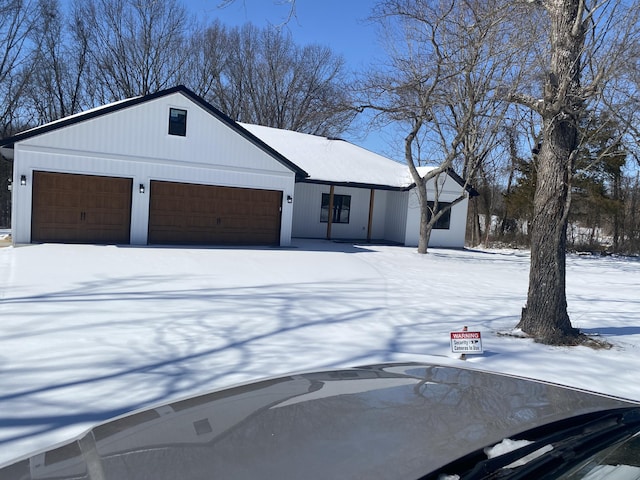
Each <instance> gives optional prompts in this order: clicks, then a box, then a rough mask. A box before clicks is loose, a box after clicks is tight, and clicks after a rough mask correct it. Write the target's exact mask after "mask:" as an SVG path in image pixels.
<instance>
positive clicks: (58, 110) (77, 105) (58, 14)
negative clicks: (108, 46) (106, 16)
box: [27, 0, 92, 124]
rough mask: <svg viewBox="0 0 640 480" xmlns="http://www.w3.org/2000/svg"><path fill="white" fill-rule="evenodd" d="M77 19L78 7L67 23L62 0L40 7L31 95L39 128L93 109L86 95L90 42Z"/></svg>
mask: <svg viewBox="0 0 640 480" xmlns="http://www.w3.org/2000/svg"><path fill="white" fill-rule="evenodd" d="M76 15H77V7H76V8H74V13H73V14H72V17H71V21H67V18H66V17H65V15H64V13H63V11H62V10H61V8H60V2H59V1H58V0H51V1H48V2H40V3H39V7H38V17H39V21H38V23H37V24H36V29H35V32H36V35H37V37H38V43H39V45H40V48H39V50H38V52H37V54H36V57H35V65H34V69H33V75H32V77H31V80H30V82H29V87H30V88H29V90H28V92H27V95H28V97H29V101H30V104H31V105H32V108H33V109H34V110H35V115H36V123H38V124H42V123H46V122H51V121H53V120H57V119H59V118H62V117H66V116H68V115H72V114H74V113H77V112H79V111H81V110H82V109H83V108H87V107H91V106H92V105H91V101H90V99H89V98H87V96H86V94H85V93H86V88H85V87H86V82H85V77H86V74H87V71H88V56H89V43H88V41H89V38H88V35H87V32H86V31H85V30H84V28H83V26H84V25H83V22H80V21H77V18H76Z"/></svg>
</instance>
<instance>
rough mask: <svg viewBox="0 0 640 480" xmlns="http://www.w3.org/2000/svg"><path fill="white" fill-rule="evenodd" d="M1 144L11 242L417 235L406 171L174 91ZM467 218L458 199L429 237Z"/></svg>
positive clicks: (434, 240)
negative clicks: (8, 178) (7, 169)
mask: <svg viewBox="0 0 640 480" xmlns="http://www.w3.org/2000/svg"><path fill="white" fill-rule="evenodd" d="M0 147H1V148H2V154H3V155H4V156H5V157H7V158H9V159H12V160H13V163H14V165H13V171H14V175H13V189H12V237H13V241H14V243H15V244H25V243H39V242H74V243H113V244H133V245H146V244H211V245H222V244H227V245H229V244H231V245H236V244H237V245H242V244H245V245H247V244H251V245H281V246H287V245H289V244H290V243H291V238H292V237H305V238H331V239H350V240H370V241H374V240H375V241H388V242H397V243H399V244H404V245H408V246H414V245H417V241H418V220H419V209H418V207H417V202H416V199H415V193H414V189H413V185H412V182H411V179H410V177H409V175H408V170H407V168H406V166H404V165H402V164H400V163H397V162H394V161H392V160H389V159H387V158H385V157H382V156H380V155H377V154H374V153H372V152H369V151H367V150H365V149H362V148H360V147H357V146H355V145H353V144H350V143H348V142H345V141H342V140H333V139H327V138H324V137H317V136H313V135H306V134H301V133H296V132H290V131H285V130H278V129H273V128H267V127H260V126H256V125H244V124H239V123H236V122H234V121H233V120H231V119H230V118H229V117H227V116H226V115H224V114H223V113H222V112H220V111H219V110H217V109H216V108H215V107H213V106H212V105H210V104H208V103H207V102H205V101H204V100H203V99H201V98H200V97H198V96H197V95H195V94H194V93H193V92H191V91H190V90H188V89H187V88H185V87H183V86H178V87H174V88H171V89H168V90H163V91H161V92H158V93H155V94H152V95H147V96H144V97H137V98H132V99H128V100H124V101H121V102H116V103H113V104H109V105H106V106H103V107H100V108H96V109H92V110H89V111H86V112H83V113H80V114H77V115H73V116H70V117H66V118H64V119H61V120H58V121H56V122H52V123H49V124H46V125H42V126H40V127H37V128H34V129H31V130H28V131H25V132H22V133H20V134H18V135H16V136H14V137H11V138H8V139H5V140H2V141H0ZM445 177H446V180H445V181H444V184H443V187H444V190H443V193H442V194H441V197H440V200H441V201H443V202H447V201H451V200H453V199H454V198H456V197H458V196H459V195H460V194H461V193H462V191H463V190H462V186H461V182H460V180H459V179H458V178H456V176H455V175H454V174H451V175H449V176H445ZM445 177H442V178H445ZM470 191H471V193H473V190H470ZM330 211H331V212H332V214H331V215H329V212H330ZM466 212H467V200H465V201H463V202H461V203H459V204H458V205H456V206H455V207H454V208H453V209H452V210H451V213H450V215H448V216H446V217H444V218H443V219H442V221H441V222H440V225H438V227H439V228H437V229H436V230H434V232H433V234H432V237H431V242H430V245H431V246H448V247H462V246H463V245H464V234H465V225H466Z"/></svg>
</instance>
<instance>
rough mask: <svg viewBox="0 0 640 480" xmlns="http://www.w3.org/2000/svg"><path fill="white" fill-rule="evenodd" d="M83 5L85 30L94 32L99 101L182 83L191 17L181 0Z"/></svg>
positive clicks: (97, 0)
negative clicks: (179, 1) (179, 0)
mask: <svg viewBox="0 0 640 480" xmlns="http://www.w3.org/2000/svg"><path fill="white" fill-rule="evenodd" d="M78 8H79V14H78V20H79V21H82V22H83V25H82V28H83V31H84V32H90V33H91V37H90V52H91V60H92V66H91V67H92V74H93V75H94V76H95V80H94V84H95V85H96V86H97V91H96V95H97V97H98V98H97V100H98V101H99V102H101V103H105V102H109V101H114V100H120V99H122V98H127V97H133V96H137V95H146V94H149V93H153V92H156V91H158V90H161V89H163V88H168V87H170V86H173V85H176V84H178V83H180V80H181V78H182V77H181V76H182V74H183V68H184V65H185V62H186V61H187V58H188V57H189V52H188V50H187V46H188V42H187V38H188V36H189V35H190V33H191V30H190V29H191V20H190V19H191V17H190V16H189V14H188V13H187V11H186V9H185V8H184V7H183V6H182V5H181V4H180V3H178V1H177V0H164V1H158V0H85V1H83V2H78Z"/></svg>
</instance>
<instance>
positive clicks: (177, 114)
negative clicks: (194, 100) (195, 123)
mask: <svg viewBox="0 0 640 480" xmlns="http://www.w3.org/2000/svg"><path fill="white" fill-rule="evenodd" d="M169 135H180V136H181V137H184V136H186V135H187V111H186V110H180V109H179V108H170V109H169Z"/></svg>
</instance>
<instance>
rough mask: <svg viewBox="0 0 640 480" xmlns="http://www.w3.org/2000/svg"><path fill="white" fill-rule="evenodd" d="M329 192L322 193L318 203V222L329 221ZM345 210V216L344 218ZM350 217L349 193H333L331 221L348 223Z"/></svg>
mask: <svg viewBox="0 0 640 480" xmlns="http://www.w3.org/2000/svg"><path fill="white" fill-rule="evenodd" d="M330 197H331V194H329V193H323V194H322V201H321V204H320V223H328V222H329V199H330ZM345 212H346V218H345ZM350 218H351V195H341V194H334V195H333V214H332V215H331V223H342V224H348V223H349V220H350Z"/></svg>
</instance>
